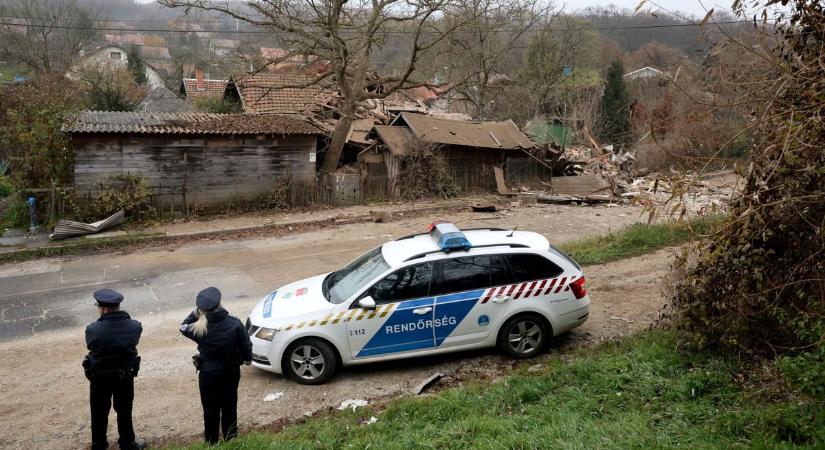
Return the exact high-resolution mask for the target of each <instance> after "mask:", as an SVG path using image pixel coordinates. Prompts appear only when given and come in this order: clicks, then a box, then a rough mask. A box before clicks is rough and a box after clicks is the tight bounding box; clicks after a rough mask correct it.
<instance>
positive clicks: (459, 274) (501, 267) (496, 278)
mask: <svg viewBox="0 0 825 450" xmlns="http://www.w3.org/2000/svg"><path fill="white" fill-rule="evenodd" d="M439 263H440V264H441V276H440V279H439V281H438V283H436V284H435V285H434V286H433V288H432V290H431V291H430V295H442V294H449V293H451V292H461V291H471V290H473V289H484V288H488V287H490V286H498V285H501V284H507V283H509V282H510V274H509V272H508V271H507V265H506V263H505V262H504V258H502V257H501V256H498V255H479V256H463V257H461V258H453V259H444V260H441V261H439Z"/></svg>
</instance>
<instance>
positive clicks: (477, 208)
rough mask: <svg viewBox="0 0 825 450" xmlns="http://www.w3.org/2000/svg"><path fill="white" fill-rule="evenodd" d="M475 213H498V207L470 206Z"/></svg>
mask: <svg viewBox="0 0 825 450" xmlns="http://www.w3.org/2000/svg"><path fill="white" fill-rule="evenodd" d="M470 209H471V210H472V211H473V212H496V205H470Z"/></svg>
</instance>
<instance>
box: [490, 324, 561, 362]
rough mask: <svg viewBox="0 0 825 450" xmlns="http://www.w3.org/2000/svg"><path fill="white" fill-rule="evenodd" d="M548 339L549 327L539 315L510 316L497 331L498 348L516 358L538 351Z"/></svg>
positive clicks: (527, 356)
mask: <svg viewBox="0 0 825 450" xmlns="http://www.w3.org/2000/svg"><path fill="white" fill-rule="evenodd" d="M549 339H550V329H549V327H548V326H547V322H545V321H544V320H543V319H542V318H541V317H539V316H537V315H534V314H525V315H520V316H516V317H513V318H511V319H510V320H508V321H507V322H505V323H504V326H502V327H501V330H500V331H499V333H498V348H499V349H500V350H501V351H502V352H503V353H505V354H507V355H509V356H511V357H513V358H517V359H523V358H530V357H533V356H535V355H536V354H537V353H539V352H540V351H541V350H542V349H543V348H544V346H545V345H546V344H547V342H548V340H549Z"/></svg>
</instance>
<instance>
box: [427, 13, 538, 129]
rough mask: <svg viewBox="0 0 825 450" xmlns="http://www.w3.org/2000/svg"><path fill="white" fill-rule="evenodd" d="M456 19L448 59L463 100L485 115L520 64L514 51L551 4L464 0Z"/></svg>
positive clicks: (480, 115)
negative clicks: (497, 88) (500, 87)
mask: <svg viewBox="0 0 825 450" xmlns="http://www.w3.org/2000/svg"><path fill="white" fill-rule="evenodd" d="M460 1H461V5H460V11H459V13H458V14H457V15H456V16H455V17H454V18H453V19H452V20H460V21H462V22H463V23H464V25H463V26H461V27H456V31H455V32H454V33H452V34H451V35H450V37H449V39H448V40H445V42H444V43H443V45H442V47H444V52H443V53H442V55H441V57H440V58H441V61H442V62H443V63H444V66H445V68H446V71H447V73H448V75H447V79H448V80H449V82H450V84H451V86H452V87H453V90H454V91H455V92H456V93H457V95H458V96H459V100H460V101H463V102H466V103H468V104H469V105H470V108H471V110H472V113H473V116H474V117H475V118H477V119H485V118H486V116H487V115H488V114H487V113H488V111H489V109H490V107H491V105H490V102H491V100H493V98H494V97H495V94H494V90H495V89H496V85H503V84H507V83H509V82H511V81H513V80H512V76H514V75H515V72H516V71H515V70H513V69H512V68H514V67H517V66H518V60H519V58H518V55H517V54H516V52H515V50H517V48H518V47H520V46H521V47H523V43H522V40H523V39H522V38H523V37H524V35H525V33H527V31H528V30H530V29H531V28H532V27H534V26H535V25H537V24H538V23H540V21H541V20H542V19H546V21H547V22H552V19H547V14H548V13H549V12H550V11H551V10H552V4H550V3H542V2H536V1H533V0H460Z"/></svg>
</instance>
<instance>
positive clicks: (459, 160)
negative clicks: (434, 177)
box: [359, 112, 535, 196]
mask: <svg viewBox="0 0 825 450" xmlns="http://www.w3.org/2000/svg"><path fill="white" fill-rule="evenodd" d="M367 137H368V138H372V139H375V141H374V143H373V144H372V145H371V146H370V147H368V148H367V149H365V150H364V151H363V152H362V153H361V154H360V155H359V163H360V164H361V167H362V168H363V170H364V171H365V172H366V174H365V175H366V178H367V180H368V183H369V184H370V185H372V186H380V185H382V184H383V185H385V186H386V193H387V194H388V195H389V196H398V195H401V186H399V185H398V183H397V179H398V175H399V173H400V171H402V170H404V167H403V165H404V163H403V161H404V157H405V156H406V155H408V154H410V152H414V151H415V150H416V149H415V148H414V147H412V146H413V145H415V144H414V143H415V142H416V141H426V142H429V143H432V144H435V145H436V151H438V152H439V153H441V154H442V155H443V156H444V159H445V161H446V163H447V166H448V169H449V170H450V172H451V174H452V176H453V179H454V180H455V182H456V185H457V187H458V188H459V189H461V190H462V191H465V192H469V191H495V190H496V189H498V188H499V186H500V184H501V183H500V181H503V180H499V182H497V179H496V178H497V174H496V171H497V170H496V169H498V170H501V171H502V174H503V170H504V168H505V166H506V165H507V164H508V163H510V162H511V161H516V160H519V161H523V160H525V159H526V158H529V155H528V154H527V151H530V150H533V149H535V144H533V142H531V141H530V139H529V138H527V136H526V135H525V134H524V133H522V132H521V131H520V130H519V129H518V127H517V126H516V124H515V123H513V121H512V120H507V121H504V122H468V121H458V120H448V119H440V118H437V117H432V116H426V115H423V114H412V113H406V112H403V113H401V114H399V115H398V116H397V117H396V118H395V119H394V120H393V121H392V122H391V123H390V125H386V126H385V125H375V126H374V127H373V131H372V132H370V133H369V134H368V136H367Z"/></svg>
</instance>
